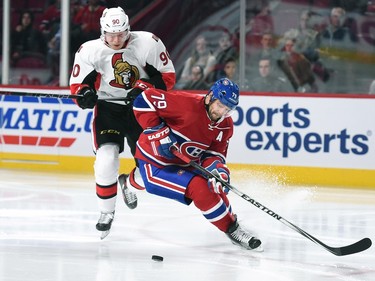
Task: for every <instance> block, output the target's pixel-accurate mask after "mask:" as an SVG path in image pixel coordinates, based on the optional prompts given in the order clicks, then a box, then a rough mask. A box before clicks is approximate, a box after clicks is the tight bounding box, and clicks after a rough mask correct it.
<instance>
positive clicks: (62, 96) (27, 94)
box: [0, 91, 126, 101]
mask: <svg viewBox="0 0 375 281" xmlns="http://www.w3.org/2000/svg"><path fill="white" fill-rule="evenodd" d="M0 95H8V96H21V97H40V98H57V99H77V98H79V97H82V96H81V95H71V94H58V93H56V94H52V93H47V92H46V93H34V92H25V91H16V92H13V91H0ZM99 100H106V101H125V100H126V98H125V97H123V98H113V97H112V98H99Z"/></svg>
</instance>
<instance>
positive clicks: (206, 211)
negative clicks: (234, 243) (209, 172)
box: [185, 176, 235, 232]
mask: <svg viewBox="0 0 375 281" xmlns="http://www.w3.org/2000/svg"><path fill="white" fill-rule="evenodd" d="M185 195H186V197H188V198H190V199H191V200H193V202H194V204H195V206H196V207H197V208H198V209H199V210H201V211H202V214H203V216H204V217H205V218H206V219H207V220H208V221H209V222H211V223H212V224H213V225H215V226H216V227H217V228H219V229H220V230H221V231H223V232H226V231H227V229H228V227H229V225H230V224H231V223H232V222H234V220H235V219H234V216H233V214H232V212H231V210H230V204H229V200H228V198H227V197H226V196H225V195H224V196H220V195H219V194H217V193H214V192H211V191H210V190H209V189H208V185H207V180H206V179H204V178H202V177H200V176H195V177H194V178H193V179H192V180H191V181H190V183H189V185H188V187H187V189H186V193H185Z"/></svg>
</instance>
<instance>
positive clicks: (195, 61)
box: [176, 35, 216, 88]
mask: <svg viewBox="0 0 375 281" xmlns="http://www.w3.org/2000/svg"><path fill="white" fill-rule="evenodd" d="M215 64H216V59H215V57H214V55H213V54H212V52H211V51H210V50H209V49H208V48H207V40H206V37H205V36H203V35H199V36H198V37H197V38H196V39H195V47H194V49H193V51H192V54H191V56H190V57H189V58H188V59H187V60H186V61H185V64H184V68H183V69H182V73H181V77H180V79H179V81H178V85H177V86H176V87H177V88H179V87H181V88H183V87H184V84H185V83H187V82H188V81H189V79H190V74H191V68H192V66H193V65H200V66H201V67H202V68H203V73H204V79H206V78H207V76H208V75H209V74H210V73H211V72H212V71H213V70H214V67H215Z"/></svg>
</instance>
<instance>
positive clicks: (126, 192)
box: [117, 174, 138, 209]
mask: <svg viewBox="0 0 375 281" xmlns="http://www.w3.org/2000/svg"><path fill="white" fill-rule="evenodd" d="M127 177H128V175H125V174H121V175H119V176H118V179H117V183H118V185H119V186H120V188H121V193H122V198H124V202H125V204H126V206H128V208H129V209H135V208H136V207H137V202H138V199H137V195H136V194H135V192H132V191H130V189H129V187H128V186H127V184H126V178H127Z"/></svg>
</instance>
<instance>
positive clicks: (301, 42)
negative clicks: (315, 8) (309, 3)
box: [283, 10, 331, 82]
mask: <svg viewBox="0 0 375 281" xmlns="http://www.w3.org/2000/svg"><path fill="white" fill-rule="evenodd" d="M314 15H315V13H313V12H311V11H308V10H304V11H302V13H301V16H300V21H299V25H298V28H292V29H289V30H288V31H287V32H285V34H284V37H283V38H291V39H295V45H294V50H295V51H296V52H297V53H301V54H303V55H304V56H305V58H306V59H307V60H308V61H309V62H310V63H311V65H312V69H313V72H314V73H315V74H316V75H317V76H318V77H319V78H320V79H321V80H322V81H323V82H327V81H328V79H329V78H330V75H331V70H329V69H327V68H326V67H325V66H324V65H323V62H322V61H321V60H320V54H319V47H320V44H321V34H320V32H318V30H317V27H314V23H313V16H314Z"/></svg>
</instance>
